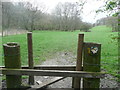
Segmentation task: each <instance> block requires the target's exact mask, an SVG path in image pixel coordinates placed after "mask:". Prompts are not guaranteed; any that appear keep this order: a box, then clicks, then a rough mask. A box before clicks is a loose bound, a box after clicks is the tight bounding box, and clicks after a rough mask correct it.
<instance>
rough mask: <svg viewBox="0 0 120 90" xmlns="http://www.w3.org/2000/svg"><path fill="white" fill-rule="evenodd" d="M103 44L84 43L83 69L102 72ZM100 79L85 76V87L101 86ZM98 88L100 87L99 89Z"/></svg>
mask: <svg viewBox="0 0 120 90" xmlns="http://www.w3.org/2000/svg"><path fill="white" fill-rule="evenodd" d="M100 57H101V44H96V43H85V44H84V61H83V70H84V71H88V72H100ZM99 86H100V79H99V78H97V79H95V78H94V79H93V78H84V79H83V88H99ZM97 90H98V89H97Z"/></svg>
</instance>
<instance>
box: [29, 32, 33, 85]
mask: <svg viewBox="0 0 120 90" xmlns="http://www.w3.org/2000/svg"><path fill="white" fill-rule="evenodd" d="M27 42H28V65H29V69H33V68H34V62H33V46H32V32H28V33H27ZM29 84H30V85H34V76H29Z"/></svg>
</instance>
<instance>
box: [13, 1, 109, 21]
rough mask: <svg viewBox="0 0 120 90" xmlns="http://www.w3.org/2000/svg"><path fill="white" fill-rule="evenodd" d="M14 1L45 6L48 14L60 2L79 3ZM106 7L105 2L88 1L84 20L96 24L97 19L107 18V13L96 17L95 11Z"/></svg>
mask: <svg viewBox="0 0 120 90" xmlns="http://www.w3.org/2000/svg"><path fill="white" fill-rule="evenodd" d="M12 1H29V2H32V3H37V4H38V5H39V4H41V3H42V4H44V5H45V6H46V8H48V11H47V12H49V13H50V12H51V11H52V10H53V9H54V7H55V6H56V5H57V4H58V3H59V2H79V0H12ZM103 5H104V0H87V3H86V4H85V6H84V9H83V14H82V15H81V16H82V19H83V21H86V22H90V23H95V22H96V20H97V19H100V18H103V17H105V16H106V15H107V14H106V13H99V14H97V15H96V13H95V10H97V9H99V7H101V6H103Z"/></svg>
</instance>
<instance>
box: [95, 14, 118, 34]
mask: <svg viewBox="0 0 120 90" xmlns="http://www.w3.org/2000/svg"><path fill="white" fill-rule="evenodd" d="M96 25H106V26H109V27H112V31H113V32H117V31H118V16H116V17H114V16H108V17H105V18H102V19H99V20H97V22H96Z"/></svg>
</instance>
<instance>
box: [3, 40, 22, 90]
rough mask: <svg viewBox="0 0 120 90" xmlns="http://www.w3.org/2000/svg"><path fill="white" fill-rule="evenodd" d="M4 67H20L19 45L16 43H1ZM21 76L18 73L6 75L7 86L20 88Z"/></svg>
mask: <svg viewBox="0 0 120 90" xmlns="http://www.w3.org/2000/svg"><path fill="white" fill-rule="evenodd" d="M3 49H4V59H5V61H4V63H5V67H6V68H8V69H10V68H14V69H20V68H21V60H20V45H19V44H18V43H14V42H12V43H7V44H3ZM21 80H22V77H21V76H18V75H6V83H7V88H20V87H21Z"/></svg>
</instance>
